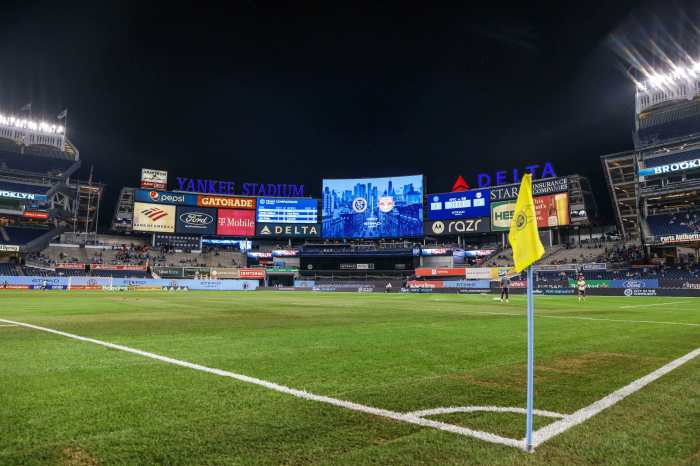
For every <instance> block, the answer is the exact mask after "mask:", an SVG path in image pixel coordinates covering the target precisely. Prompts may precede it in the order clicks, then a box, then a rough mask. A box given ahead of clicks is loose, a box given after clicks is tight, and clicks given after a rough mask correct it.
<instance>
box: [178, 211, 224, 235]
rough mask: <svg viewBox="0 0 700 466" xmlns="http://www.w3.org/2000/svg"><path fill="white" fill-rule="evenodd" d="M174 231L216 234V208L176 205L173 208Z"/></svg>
mask: <svg viewBox="0 0 700 466" xmlns="http://www.w3.org/2000/svg"><path fill="white" fill-rule="evenodd" d="M175 214H176V220H175V233H187V234H191V235H192V234H194V235H215V234H216V209H206V208H203V207H190V206H178V207H177V209H176V210H175Z"/></svg>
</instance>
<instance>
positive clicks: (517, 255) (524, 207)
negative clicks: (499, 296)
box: [508, 173, 544, 272]
mask: <svg viewBox="0 0 700 466" xmlns="http://www.w3.org/2000/svg"><path fill="white" fill-rule="evenodd" d="M508 242H509V243H510V246H511V247H512V248H513V261H514V262H515V271H516V272H522V271H523V270H525V269H526V268H528V267H529V266H530V265H531V264H533V263H534V262H535V261H537V260H538V259H539V258H540V257H542V256H543V255H544V246H542V242H541V241H540V235H539V234H538V233H537V218H536V216H535V202H534V201H533V200H532V174H529V173H528V174H527V175H525V176H523V181H522V182H521V183H520V192H519V193H518V201H517V202H516V204H515V212H514V214H513V221H512V223H511V224H510V232H509V233H508Z"/></svg>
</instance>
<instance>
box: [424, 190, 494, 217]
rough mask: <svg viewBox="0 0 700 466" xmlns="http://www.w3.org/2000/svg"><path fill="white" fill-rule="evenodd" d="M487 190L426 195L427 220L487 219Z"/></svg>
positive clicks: (488, 212) (488, 211)
mask: <svg viewBox="0 0 700 466" xmlns="http://www.w3.org/2000/svg"><path fill="white" fill-rule="evenodd" d="M489 215H490V210H489V191H488V189H481V190H472V191H466V192H461V193H444V194H430V195H428V220H453V219H463V218H478V217H488V216H489Z"/></svg>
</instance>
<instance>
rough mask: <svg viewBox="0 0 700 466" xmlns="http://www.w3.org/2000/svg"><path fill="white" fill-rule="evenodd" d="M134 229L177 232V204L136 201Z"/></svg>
mask: <svg viewBox="0 0 700 466" xmlns="http://www.w3.org/2000/svg"><path fill="white" fill-rule="evenodd" d="M133 228H134V231H155V232H161V233H174V232H175V206H173V205H165V204H145V203H143V202H134V220H133Z"/></svg>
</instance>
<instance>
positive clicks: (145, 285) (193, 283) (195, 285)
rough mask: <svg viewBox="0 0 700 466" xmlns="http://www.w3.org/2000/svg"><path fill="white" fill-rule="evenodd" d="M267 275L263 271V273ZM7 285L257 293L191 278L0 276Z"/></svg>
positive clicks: (247, 284)
mask: <svg viewBox="0 0 700 466" xmlns="http://www.w3.org/2000/svg"><path fill="white" fill-rule="evenodd" d="M263 273H264V271H263ZM5 281H6V282H7V283H8V285H14V286H22V285H24V286H29V287H40V286H41V285H42V284H43V283H44V282H46V283H47V286H48V287H50V288H53V289H56V288H61V289H65V288H67V287H68V284H69V283H70V287H71V289H73V288H75V289H109V288H110V287H113V288H117V289H119V288H129V287H132V288H136V289H176V288H187V289H190V290H211V291H234V290H255V289H256V288H257V287H258V286H259V284H258V282H257V280H192V279H182V280H180V279H176V280H171V279H154V278H110V277H40V276H7V275H3V276H0V283H4V282H5Z"/></svg>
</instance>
